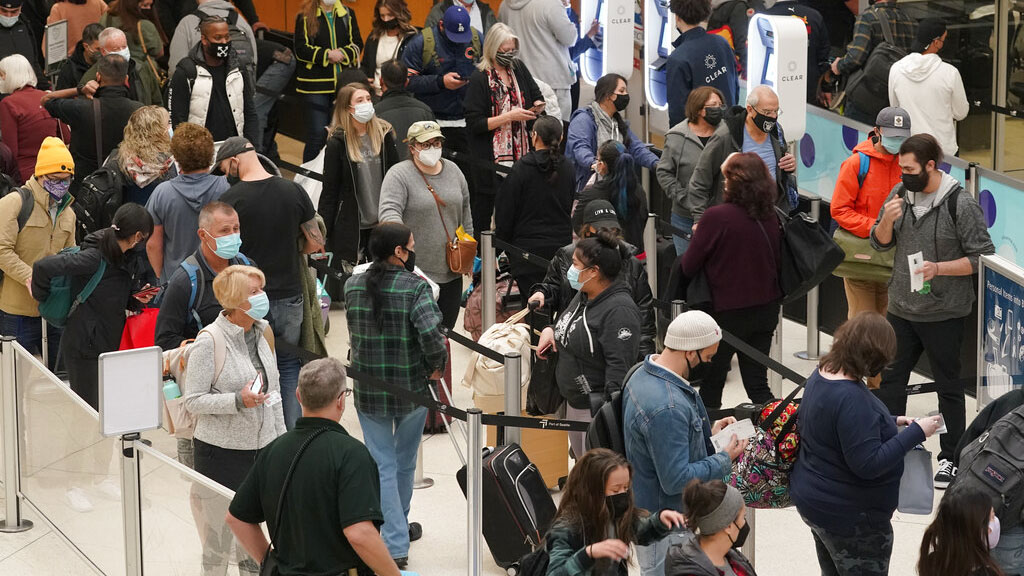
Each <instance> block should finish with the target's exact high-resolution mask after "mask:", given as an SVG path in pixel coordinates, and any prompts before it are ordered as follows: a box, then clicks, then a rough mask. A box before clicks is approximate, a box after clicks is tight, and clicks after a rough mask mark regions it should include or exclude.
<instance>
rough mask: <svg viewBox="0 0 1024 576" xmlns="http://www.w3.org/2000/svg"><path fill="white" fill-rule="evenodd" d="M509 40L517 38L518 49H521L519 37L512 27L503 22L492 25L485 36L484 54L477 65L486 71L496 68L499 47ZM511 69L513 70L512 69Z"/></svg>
mask: <svg viewBox="0 0 1024 576" xmlns="http://www.w3.org/2000/svg"><path fill="white" fill-rule="evenodd" d="M509 40H515V41H516V50H519V37H518V36H516V33H515V32H513V31H512V28H510V27H509V26H508V25H507V24H504V23H502V22H498V23H497V24H495V25H494V26H491V29H490V30H488V31H487V36H486V37H485V38H484V45H483V50H482V51H483V55H482V56H481V58H480V63H479V64H477V65H476V67H477V68H479V69H480V70H483V71H484V72H486V71H488V70H490V69H491V68H494V64H495V60H494V56H495V55H496V54H497V53H498V48H501V45H502V44H504V43H505V42H507V41H509ZM509 71H510V72H511V70H509Z"/></svg>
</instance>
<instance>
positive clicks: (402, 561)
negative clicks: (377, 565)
mask: <svg viewBox="0 0 1024 576" xmlns="http://www.w3.org/2000/svg"><path fill="white" fill-rule="evenodd" d="M393 560H394V561H395V565H396V566H398V569H399V570H402V569H404V568H405V567H406V566H408V565H409V557H408V556H402V557H401V558H393Z"/></svg>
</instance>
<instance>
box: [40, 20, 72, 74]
mask: <svg viewBox="0 0 1024 576" xmlns="http://www.w3.org/2000/svg"><path fill="white" fill-rule="evenodd" d="M45 36H46V66H47V67H48V68H49V67H52V66H54V65H55V64H59V63H60V62H63V61H64V60H67V58H68V21H67V20H58V21H57V22H54V23H52V24H48V25H47V26H46V31H45Z"/></svg>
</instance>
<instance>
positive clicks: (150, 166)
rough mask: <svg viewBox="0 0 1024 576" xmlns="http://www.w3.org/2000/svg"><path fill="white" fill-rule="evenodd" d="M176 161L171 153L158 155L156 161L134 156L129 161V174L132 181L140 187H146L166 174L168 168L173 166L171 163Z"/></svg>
mask: <svg viewBox="0 0 1024 576" xmlns="http://www.w3.org/2000/svg"><path fill="white" fill-rule="evenodd" d="M172 162H174V157H172V156H171V155H170V154H163V153H161V154H160V155H158V156H157V161H156V162H143V161H142V159H141V158H139V157H138V156H133V157H132V158H131V160H129V161H128V166H127V169H128V174H129V175H130V176H131V177H132V181H133V182H135V185H136V186H138V187H139V188H145V187H146V186H149V185H150V184H152V183H153V181H154V180H156V179H157V178H159V177H161V176H163V175H164V172H167V169H168V168H170V167H171V163H172Z"/></svg>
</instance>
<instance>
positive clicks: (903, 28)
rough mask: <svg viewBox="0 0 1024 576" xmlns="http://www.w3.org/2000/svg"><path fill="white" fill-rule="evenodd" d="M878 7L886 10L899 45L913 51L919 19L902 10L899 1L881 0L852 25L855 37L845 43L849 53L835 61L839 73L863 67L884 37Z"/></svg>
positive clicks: (893, 34)
mask: <svg viewBox="0 0 1024 576" xmlns="http://www.w3.org/2000/svg"><path fill="white" fill-rule="evenodd" d="M879 11H884V12H885V19H886V20H887V21H888V22H889V30H891V31H892V39H893V41H894V42H895V43H896V45H897V46H899V47H900V48H903V49H904V50H907V51H908V52H909V51H910V47H911V45H912V44H913V43H914V36H915V35H916V34H917V22H914V20H912V19H911V18H910V17H909V16H907V14H906V13H905V12H904V11H903V10H900V9H899V8H898V7H897V6H896V2H892V1H891V2H885V3H884V4H883V3H881V2H879V3H878V4H875V5H874V6H872V7H871V8H868V9H867V10H865V11H864V13H862V14H861V15H860V16H858V17H857V23H856V24H854V26H853V40H851V41H850V44H849V46H847V47H846V56H843V57H842V58H840V59H839V63H838V64H837V65H836V66H837V67H838V68H839V73H840V74H850V73H852V72H855V71H857V70H860V69H861V68H862V67H863V66H864V64H866V63H867V61H868V56H870V55H871V51H872V50H874V49H875V46H878V45H879V44H881V43H882V42H884V41H885V34H883V33H882V23H881V22H880V21H879V20H878V12H879Z"/></svg>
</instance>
